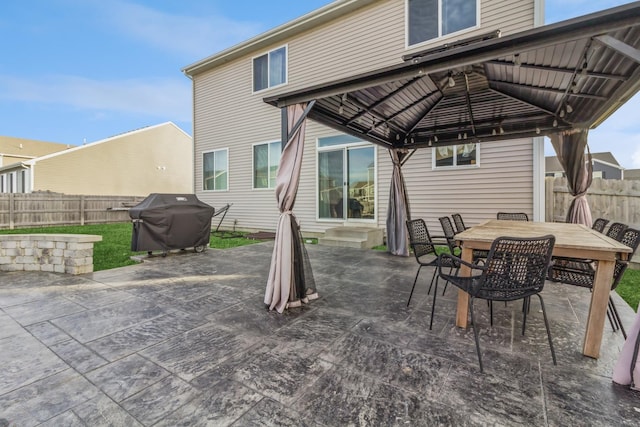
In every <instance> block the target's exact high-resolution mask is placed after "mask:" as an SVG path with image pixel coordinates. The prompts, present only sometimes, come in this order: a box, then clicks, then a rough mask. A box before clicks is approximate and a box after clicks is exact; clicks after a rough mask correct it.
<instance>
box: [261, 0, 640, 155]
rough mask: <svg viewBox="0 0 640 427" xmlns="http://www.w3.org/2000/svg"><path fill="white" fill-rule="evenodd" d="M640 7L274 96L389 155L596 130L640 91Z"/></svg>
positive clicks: (453, 48) (277, 102)
mask: <svg viewBox="0 0 640 427" xmlns="http://www.w3.org/2000/svg"><path fill="white" fill-rule="evenodd" d="M639 48H640V2H634V3H631V4H627V5H623V6H619V7H617V8H612V9H608V10H605V11H602V12H598V13H593V14H590V15H586V16H583V17H579V18H575V19H571V20H567V21H563V22H559V23H556V24H552V25H546V26H542V27H537V28H534V29H531V30H528V31H523V32H520V33H516V34H512V35H509V36H506V37H491V35H487V36H486V37H480V38H476V39H475V40H464V41H461V42H460V43H454V44H449V45H444V46H442V47H441V48H439V49H430V50H428V51H425V52H422V53H421V54H419V55H411V56H409V57H406V58H405V59H406V61H405V62H404V63H402V64H399V65H394V66H390V67H386V68H383V69H380V70H377V71H374V72H370V73H365V74H360V75H357V76H355V77H351V78H346V79H340V80H337V81H334V82H330V83H326V84H321V85H316V86H312V87H309V88H306V89H301V90H296V91H292V92H289V93H283V94H279V95H275V96H270V97H267V98H265V99H264V101H265V102H267V103H270V104H272V105H274V106H277V107H280V108H282V107H285V106H287V105H292V104H298V103H302V102H314V103H315V104H314V105H313V108H312V109H311V110H310V112H309V116H308V117H309V118H311V119H313V120H315V121H317V122H320V123H322V124H324V125H327V126H329V127H332V128H334V129H337V130H339V131H341V132H344V133H347V134H351V135H354V136H357V137H359V138H362V139H365V140H367V141H370V142H373V143H376V144H379V145H382V146H384V147H386V148H391V147H395V148H420V147H430V146H438V145H452V144H458V143H460V142H462V141H464V140H465V139H466V141H464V142H482V141H489V140H509V139H515V138H523V137H535V136H542V135H548V134H551V133H555V132H559V131H562V130H569V129H572V128H594V127H596V126H598V125H599V124H600V123H601V122H602V121H604V120H605V119H606V118H607V117H609V116H610V115H611V114H612V113H613V112H614V111H616V110H617V109H618V108H619V107H620V106H621V105H622V104H624V103H625V102H626V101H627V100H629V99H630V98H631V97H632V96H633V95H634V94H636V93H637V92H638V90H639V89H640V66H639V65H640V50H639Z"/></svg>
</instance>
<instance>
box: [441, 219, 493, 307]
mask: <svg viewBox="0 0 640 427" xmlns="http://www.w3.org/2000/svg"><path fill="white" fill-rule="evenodd" d="M438 221H440V225H441V226H442V232H443V233H444V238H445V239H446V241H447V246H448V248H449V252H450V253H452V254H453V255H456V256H461V254H462V248H461V247H460V245H459V244H458V241H457V240H456V239H455V235H456V231H455V230H454V229H453V224H452V223H451V220H450V219H449V217H448V216H443V217H440V218H438ZM488 253H489V252H488V251H481V250H474V251H473V263H474V264H477V263H478V262H482V261H483V260H484V259H485V258H486V257H487V255H488ZM446 291H447V284H446V283H445V284H444V289H443V290H442V295H444V294H445V292H446Z"/></svg>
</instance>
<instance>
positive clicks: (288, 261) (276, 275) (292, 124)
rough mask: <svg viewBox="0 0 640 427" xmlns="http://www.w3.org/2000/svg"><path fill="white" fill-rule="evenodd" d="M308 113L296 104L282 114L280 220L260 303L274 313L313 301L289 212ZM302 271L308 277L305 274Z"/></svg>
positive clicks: (304, 106) (310, 279)
mask: <svg viewBox="0 0 640 427" xmlns="http://www.w3.org/2000/svg"><path fill="white" fill-rule="evenodd" d="M308 110H309V108H307V104H296V105H291V106H288V107H286V111H283V115H284V116H285V118H286V123H283V129H282V133H283V135H282V136H283V137H282V141H286V144H285V146H284V148H283V150H282V154H281V157H280V165H279V167H278V172H277V175H276V191H275V193H276V200H277V202H278V208H279V209H280V218H279V220H278V225H277V228H276V237H275V242H274V247H273V254H272V256H271V267H270V269H269V278H268V280H267V289H266V291H265V296H264V303H265V304H266V305H267V306H268V307H269V309H270V310H273V309H275V310H277V311H278V313H282V312H283V311H284V310H285V309H286V308H289V307H294V306H299V305H301V303H302V302H305V303H306V302H308V301H309V300H310V299H315V298H317V294H316V293H315V290H314V289H313V288H311V287H309V286H307V285H310V284H312V285H313V287H315V283H313V275H312V274H310V273H311V270H310V263H309V262H308V256H307V255H306V250H305V249H304V246H303V243H302V236H301V234H300V226H299V224H298V220H297V219H296V217H295V216H294V215H293V212H292V210H293V205H294V204H295V200H296V193H297V192H298V184H299V182H300V169H301V167H302V154H303V150H304V137H305V129H306V116H307V113H308ZM283 121H285V120H284V119H283ZM305 267H306V268H305ZM305 270H306V271H307V272H308V274H305Z"/></svg>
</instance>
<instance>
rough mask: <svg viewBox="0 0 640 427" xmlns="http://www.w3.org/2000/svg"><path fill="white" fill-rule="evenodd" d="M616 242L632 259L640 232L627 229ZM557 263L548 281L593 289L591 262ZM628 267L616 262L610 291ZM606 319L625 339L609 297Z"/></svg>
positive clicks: (593, 271) (639, 240)
mask: <svg viewBox="0 0 640 427" xmlns="http://www.w3.org/2000/svg"><path fill="white" fill-rule="evenodd" d="M617 240H619V241H620V242H621V243H624V244H625V245H627V246H628V247H629V248H631V250H632V252H631V253H630V254H628V258H629V259H631V257H633V255H634V254H635V252H636V250H637V249H638V246H639V245H640V230H636V229H634V228H627V229H626V230H624V232H623V233H622V234H620V235H618V239H617ZM559 261H562V262H559ZM559 261H556V262H554V264H553V265H552V267H551V269H550V270H549V277H548V279H549V280H551V281H554V282H560V283H565V284H568V285H574V286H580V287H583V288H589V289H590V290H592V289H593V282H594V280H595V276H596V269H595V268H594V266H593V262H584V261H582V260H573V261H572V260H571V259H570V258H563V259H561V260H559ZM628 266H629V262H628V261H624V260H621V259H618V260H616V264H615V268H614V270H613V278H612V282H611V290H612V291H613V290H615V289H616V287H617V286H618V283H620V279H622V276H623V275H624V272H625V271H626V269H627V267H628ZM607 317H608V318H609V323H611V327H612V328H613V330H614V331H617V330H618V329H620V330H621V331H622V335H623V336H624V338H625V339H626V338H627V332H626V331H625V329H624V326H623V325H622V321H621V320H620V315H619V314H618V309H617V308H616V305H615V304H614V302H613V299H612V298H611V297H609V303H608V307H607Z"/></svg>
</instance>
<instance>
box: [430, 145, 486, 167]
mask: <svg viewBox="0 0 640 427" xmlns="http://www.w3.org/2000/svg"><path fill="white" fill-rule="evenodd" d="M432 158H433V168H434V169H439V168H450V167H460V166H478V165H479V164H480V161H479V160H480V150H479V147H478V145H477V144H473V143H471V144H460V145H450V146H447V147H438V148H433V149H432Z"/></svg>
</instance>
